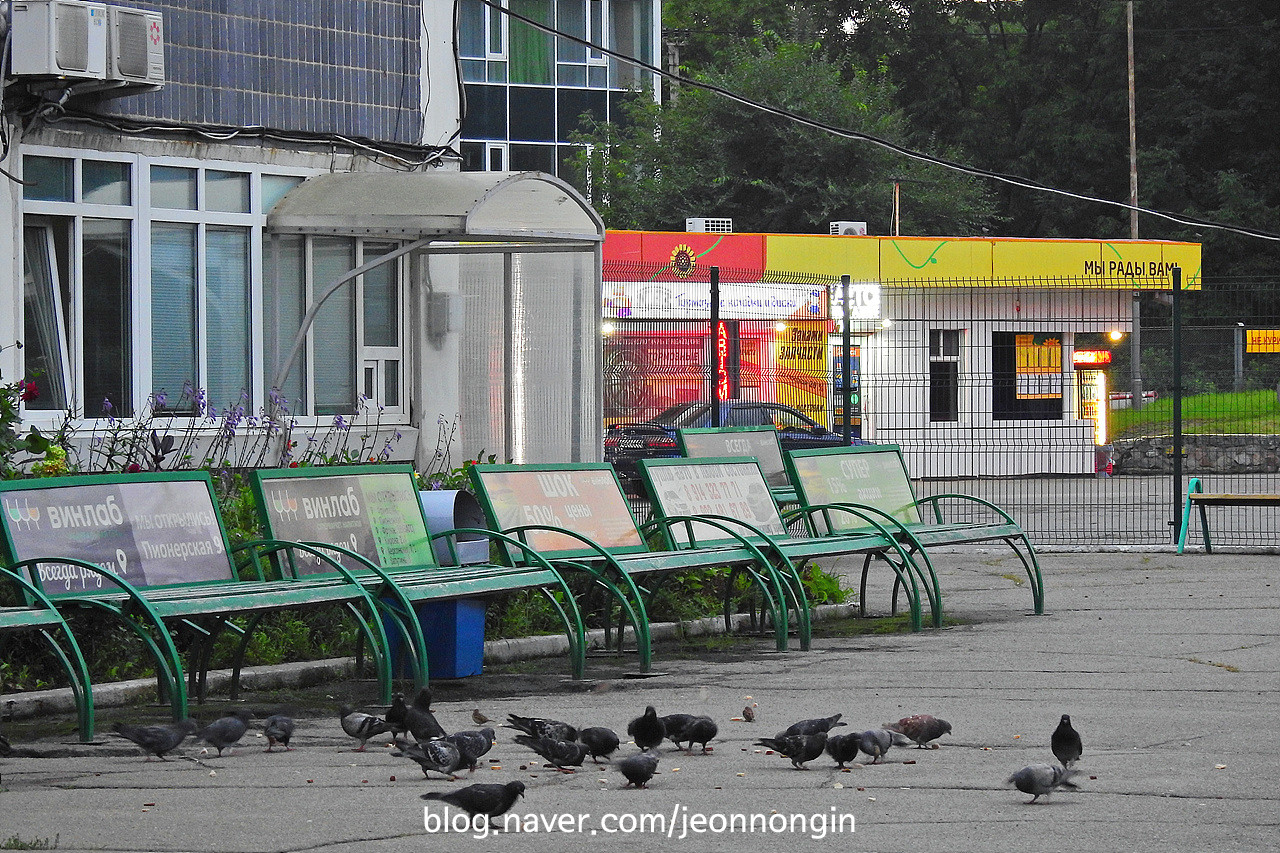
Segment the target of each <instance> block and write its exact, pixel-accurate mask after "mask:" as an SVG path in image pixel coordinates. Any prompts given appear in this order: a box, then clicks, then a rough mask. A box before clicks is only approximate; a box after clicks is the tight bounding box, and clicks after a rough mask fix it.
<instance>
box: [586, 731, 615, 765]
mask: <svg viewBox="0 0 1280 853" xmlns="http://www.w3.org/2000/svg"><path fill="white" fill-rule="evenodd" d="M578 742H579V743H581V744H582V745H583V746H585V747H586V748H587V752H588V753H589V754H590V755H591V763H592V764H598V763H599V762H597V761H596V759H597V758H608V757H609V756H610V755H613V753H614V752H616V751H617V749H618V746H619V744H620V742H619V740H618V733H617V732H615V731H614V730H613V729H609V728H605V727H604V726H588V727H587V728H585V729H583V730H582V731H580V732H578Z"/></svg>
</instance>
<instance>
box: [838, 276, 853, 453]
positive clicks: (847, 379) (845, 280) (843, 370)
mask: <svg viewBox="0 0 1280 853" xmlns="http://www.w3.org/2000/svg"><path fill="white" fill-rule="evenodd" d="M840 305H841V306H842V307H841V309H840V312H841V314H842V318H841V320H840V345H841V346H842V347H843V348H844V354H843V355H842V356H841V357H840V376H841V388H840V406H841V410H842V411H843V412H844V423H843V425H842V426H841V427H840V438H841V440H842V441H843V442H844V445H845V446H846V447H848V446H849V445H851V444H853V376H852V373H853V353H852V351H851V347H852V344H853V335H852V334H851V333H850V331H849V326H850V325H851V324H850V323H849V276H847V275H842V276H840Z"/></svg>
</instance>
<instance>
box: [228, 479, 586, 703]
mask: <svg viewBox="0 0 1280 853" xmlns="http://www.w3.org/2000/svg"><path fill="white" fill-rule="evenodd" d="M251 482H252V487H253V490H254V494H255V497H256V498H257V504H258V512H259V515H260V517H261V519H262V523H263V525H264V527H265V529H266V530H268V531H270V535H271V536H272V537H275V538H279V539H285V540H289V541H298V542H304V543H306V544H307V545H308V546H310V547H312V548H314V549H316V551H315V552H302V553H296V554H289V555H286V556H288V557H290V558H293V559H294V563H293V566H292V570H293V571H295V572H297V574H298V575H299V576H301V577H306V578H312V577H316V576H320V575H325V574H330V573H332V572H333V571H334V569H335V565H340V566H341V567H342V568H343V570H344V571H345V572H347V573H350V574H351V575H352V576H354V577H356V578H357V579H359V580H360V582H361V583H363V584H364V585H365V586H366V587H367V588H368V589H369V591H370V592H371V593H372V594H373V595H375V596H377V597H378V598H379V599H380V600H386V601H387V602H388V606H390V607H393V608H396V609H397V611H399V612H401V615H403V616H407V613H404V612H402V611H404V610H405V609H406V608H407V609H408V610H412V609H413V608H412V607H410V606H409V604H410V603H412V604H417V603H420V602H425V601H445V600H450V599H460V598H478V597H481V596H486V595H492V594H495V593H501V592H510V591H512V590H521V589H535V590H539V591H541V592H542V593H543V594H545V595H546V597H547V598H548V599H549V600H550V602H551V604H552V606H553V608H554V609H555V610H556V612H557V613H558V614H559V616H560V619H561V621H562V622H563V623H564V628H565V633H566V635H567V636H568V639H569V655H570V665H571V671H572V675H573V677H574V678H578V679H580V678H582V677H583V675H584V672H585V665H586V631H585V629H584V627H583V624H582V617H581V615H580V614H579V613H578V610H577V606H576V604H575V602H574V600H573V594H572V592H571V591H570V590H569V587H568V586H567V585H566V584H565V581H564V578H563V577H561V575H560V573H559V572H558V571H556V569H555V568H554V567H552V566H551V564H550V563H548V562H547V561H546V560H545V559H543V558H542V557H541V556H540V555H539V554H537V553H536V552H535V551H533V550H532V549H530V548H526V547H525V546H523V545H522V544H521V543H519V542H518V541H517V540H514V539H508V538H506V537H502V536H501V535H496V536H495V534H494V533H493V532H491V531H488V530H479V529H474V528H466V529H455V530H445V531H440V532H438V533H436V534H435V536H434V537H433V536H432V534H431V533H430V532H429V528H428V526H427V520H426V517H425V515H424V512H423V508H422V501H421V500H420V498H419V494H418V486H417V480H416V478H415V475H414V472H413V468H412V467H410V466H408V465H353V466H341V467H320V468H285V469H271V470H259V471H254V472H252V474H251ZM477 535H482V536H485V537H490V538H497V539H499V540H502V541H503V544H504V545H505V546H506V547H508V548H511V549H514V550H517V551H519V552H520V553H521V560H520V561H519V563H518V564H517V565H512V566H500V565H492V564H490V563H488V562H487V561H486V562H484V563H481V564H474V565H456V563H457V562H458V560H457V545H458V542H459V539H460V538H461V537H464V536H477ZM433 538H434V539H435V540H436V541H437V542H443V543H445V544H446V545H447V546H448V547H447V549H446V553H448V554H450V555H452V558H453V559H452V562H453V563H455V565H441V563H440V561H439V560H438V558H437V556H436V549H434V548H433V547H432V545H433V543H432V539H433ZM319 554H324V555H325V556H326V558H325V559H319V558H318V555H319ZM486 556H487V555H486ZM415 658H416V659H417V660H420V661H422V662H423V663H424V664H425V662H426V660H427V650H426V648H425V647H422V648H419V649H418V650H417V653H416V655H415ZM420 677H421V678H423V679H425V678H426V673H425V672H423V673H420Z"/></svg>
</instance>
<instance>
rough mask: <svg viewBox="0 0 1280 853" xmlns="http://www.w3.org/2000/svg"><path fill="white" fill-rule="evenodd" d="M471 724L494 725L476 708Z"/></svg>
mask: <svg viewBox="0 0 1280 853" xmlns="http://www.w3.org/2000/svg"><path fill="white" fill-rule="evenodd" d="M471 722H473V723H475V724H476V725H477V726H486V725H488V724H489V723H492V722H493V720H491V719H489V718H488V717H486V716H485V715H484V714H481V713H480V709H479V708H476V709H475V710H474V711H472V712H471ZM521 796H523V793H522V794H521ZM507 808H511V807H510V806H507Z"/></svg>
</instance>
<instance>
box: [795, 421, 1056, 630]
mask: <svg viewBox="0 0 1280 853" xmlns="http://www.w3.org/2000/svg"><path fill="white" fill-rule="evenodd" d="M787 465H788V470H790V472H791V480H792V482H793V483H795V485H796V493H797V494H798V496H799V498H800V501H801V503H802V504H803V505H804V507H805V510H804V518H805V521H806V523H807V524H808V525H809V527H810V532H811V533H812V534H813V535H815V536H819V535H827V534H829V533H850V532H855V531H857V530H860V529H865V527H866V524H865V521H864V520H863V519H862V518H860V517H859V516H857V515H852V514H849V513H846V512H840V511H837V510H835V509H830V508H835V507H840V506H842V505H845V506H856V507H859V508H861V509H863V510H871V511H874V512H875V513H877V514H879V515H880V516H881V517H883V518H887V519H893V520H894V521H896V522H898V524H899V529H900V530H901V531H902V532H901V538H902V539H903V541H904V542H905V543H908V544H909V546H910V548H911V549H913V550H918V551H923V550H924V549H926V548H929V547H932V546H938V545H964V544H971V543H977V542H990V541H995V540H1000V541H1003V542H1004V543H1005V544H1007V545H1008V546H1009V547H1010V548H1012V549H1013V552H1014V553H1015V554H1017V556H1018V559H1019V560H1020V561H1021V562H1022V566H1023V568H1024V569H1025V571H1026V573H1027V580H1028V583H1029V585H1030V587H1031V596H1032V602H1033V605H1034V607H1035V612H1036V613H1043V612H1044V586H1043V581H1042V578H1041V576H1040V564H1039V561H1038V560H1037V559H1036V552H1035V548H1034V547H1033V546H1032V544H1031V540H1030V539H1029V538H1028V537H1027V534H1026V533H1025V532H1024V531H1023V529H1022V527H1021V526H1020V525H1019V524H1018V523H1017V521H1015V520H1014V518H1013V516H1011V515H1009V513H1008V512H1006V511H1005V510H1004V509H1002V508H1001V507H999V506H997V505H996V504H994V503H991V502H990V501H986V500H983V499H982V498H978V497H974V496H972V495H964V494H958V493H943V494H936V495H929V496H927V497H924V498H917V497H916V493H915V488H914V486H913V485H912V483H911V478H910V476H909V475H908V473H907V466H906V462H905V461H904V460H903V457H902V448H900V447H899V446H897V445H896V444H869V445H861V446H856V447H837V448H827V449H822V450H792V451H789V452H788V453H787Z"/></svg>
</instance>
